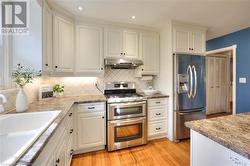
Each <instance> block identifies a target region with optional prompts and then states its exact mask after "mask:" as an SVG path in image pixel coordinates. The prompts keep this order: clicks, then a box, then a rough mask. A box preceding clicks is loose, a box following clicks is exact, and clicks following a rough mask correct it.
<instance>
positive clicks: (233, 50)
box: [206, 45, 237, 115]
mask: <svg viewBox="0 0 250 166" xmlns="http://www.w3.org/2000/svg"><path fill="white" fill-rule="evenodd" d="M236 49H237V45H232V46H229V47H224V48H220V49H216V50H211V51H207V52H206V55H211V54H218V53H222V52H226V51H232V55H233V112H232V113H233V115H235V114H236V85H237V82H236V80H237V79H236V77H237V75H236Z"/></svg>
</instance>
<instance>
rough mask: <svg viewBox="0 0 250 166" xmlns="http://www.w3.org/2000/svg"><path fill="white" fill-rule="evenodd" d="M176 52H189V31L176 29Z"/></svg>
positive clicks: (174, 39)
mask: <svg viewBox="0 0 250 166" xmlns="http://www.w3.org/2000/svg"><path fill="white" fill-rule="evenodd" d="M173 41H174V42H173V43H174V45H173V46H174V51H175V52H187V51H189V48H190V47H189V31H188V29H185V28H174V38H173Z"/></svg>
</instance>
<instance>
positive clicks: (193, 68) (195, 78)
mask: <svg viewBox="0 0 250 166" xmlns="http://www.w3.org/2000/svg"><path fill="white" fill-rule="evenodd" d="M192 70H193V71H194V93H193V94H192V97H193V98H194V97H195V96H196V93H197V72H196V67H195V66H194V65H193V66H192Z"/></svg>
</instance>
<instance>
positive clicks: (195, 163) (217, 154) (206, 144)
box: [190, 130, 250, 166]
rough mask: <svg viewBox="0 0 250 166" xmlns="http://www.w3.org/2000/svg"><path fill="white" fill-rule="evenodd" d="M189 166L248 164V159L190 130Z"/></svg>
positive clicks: (245, 165) (234, 165) (242, 165)
mask: <svg viewBox="0 0 250 166" xmlns="http://www.w3.org/2000/svg"><path fill="white" fill-rule="evenodd" d="M190 149H191V158H190V159H191V163H190V165H191V166H249V165H250V160H249V159H247V158H245V157H243V156H241V155H239V154H237V153H235V152H233V151H232V150H230V149H228V148H226V147H225V146H222V145H220V144H219V143H217V142H215V141H213V140H211V139H210V138H208V137H206V136H204V135H202V134H199V133H198V132H196V131H194V130H191V146H190Z"/></svg>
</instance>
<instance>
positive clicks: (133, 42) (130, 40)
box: [123, 31, 139, 58]
mask: <svg viewBox="0 0 250 166" xmlns="http://www.w3.org/2000/svg"><path fill="white" fill-rule="evenodd" d="M138 40H139V35H138V33H137V32H135V31H124V32H123V53H124V54H123V55H124V57H126V58H139V54H138V48H139V41H138Z"/></svg>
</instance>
